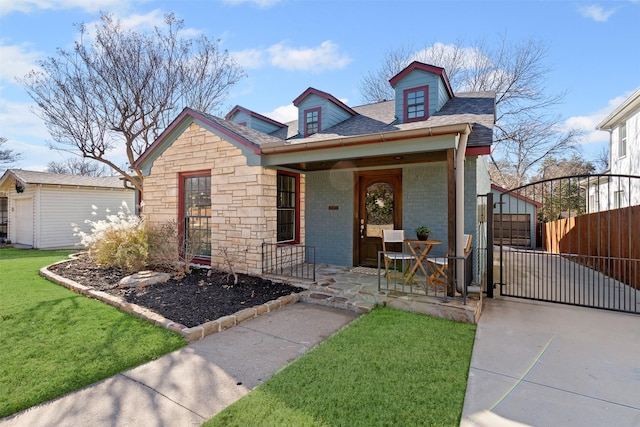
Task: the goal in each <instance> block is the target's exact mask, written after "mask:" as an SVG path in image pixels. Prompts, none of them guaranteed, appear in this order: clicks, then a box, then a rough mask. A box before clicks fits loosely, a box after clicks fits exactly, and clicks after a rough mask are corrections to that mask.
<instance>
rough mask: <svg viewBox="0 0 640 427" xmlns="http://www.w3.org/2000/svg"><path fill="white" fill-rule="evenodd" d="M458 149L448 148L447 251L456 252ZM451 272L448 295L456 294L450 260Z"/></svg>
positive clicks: (448, 281)
mask: <svg viewBox="0 0 640 427" xmlns="http://www.w3.org/2000/svg"><path fill="white" fill-rule="evenodd" d="M455 166H456V151H455V149H453V148H449V149H448V150H447V242H448V243H447V244H448V247H447V253H448V254H449V255H453V254H455V253H456V167H455ZM449 265H450V268H449V274H447V295H448V296H450V297H454V296H455V295H456V290H455V286H454V283H453V274H451V271H452V270H451V267H453V262H452V261H451V260H449Z"/></svg>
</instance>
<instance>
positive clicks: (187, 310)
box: [49, 254, 304, 327]
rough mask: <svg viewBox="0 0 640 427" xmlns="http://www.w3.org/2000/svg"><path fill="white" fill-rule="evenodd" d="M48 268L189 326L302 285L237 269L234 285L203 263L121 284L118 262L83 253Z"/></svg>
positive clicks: (125, 274)
mask: <svg viewBox="0 0 640 427" xmlns="http://www.w3.org/2000/svg"><path fill="white" fill-rule="evenodd" d="M49 270H50V271H51V272H53V273H55V274H57V275H59V276H62V277H65V278H67V279H71V280H73V281H75V282H77V283H79V284H81V285H84V286H90V287H91V288H93V289H95V290H99V291H103V292H106V293H108V294H111V295H115V296H118V297H120V298H122V299H124V300H125V301H127V302H130V303H134V304H137V305H140V306H143V307H146V308H148V309H150V310H152V311H154V312H156V313H158V314H161V315H162V316H164V317H166V318H167V319H170V320H172V321H174V322H177V323H181V324H183V325H185V326H187V327H193V326H198V325H201V324H203V323H206V322H209V321H211V320H216V319H218V318H220V317H223V316H227V315H230V314H233V313H235V312H237V311H239V310H242V309H243V308H247V307H253V306H256V305H260V304H264V303H266V302H268V301H271V300H274V299H277V298H278V297H281V296H284V295H290V294H292V293H298V292H301V291H303V290H304V289H303V288H299V287H296V286H291V285H288V284H286V283H278V282H273V281H271V280H266V279H262V278H259V277H255V276H250V275H246V274H238V284H237V285H234V284H233V281H234V279H233V276H229V275H228V274H227V273H225V272H220V271H216V270H209V269H206V268H194V269H192V272H191V274H188V275H186V276H185V277H183V278H182V279H179V280H176V279H170V280H169V281H167V282H165V283H160V284H155V285H149V286H139V287H133V288H124V287H121V286H119V285H118V282H119V281H120V280H121V279H122V278H123V277H126V276H127V275H128V274H127V273H125V272H124V271H122V270H120V269H117V268H106V267H100V266H98V265H96V264H95V263H94V262H93V261H92V260H91V259H90V258H89V257H88V256H86V255H84V254H83V255H80V256H79V257H78V258H76V259H73V260H71V261H68V262H65V263H61V264H56V265H53V266H51V267H49Z"/></svg>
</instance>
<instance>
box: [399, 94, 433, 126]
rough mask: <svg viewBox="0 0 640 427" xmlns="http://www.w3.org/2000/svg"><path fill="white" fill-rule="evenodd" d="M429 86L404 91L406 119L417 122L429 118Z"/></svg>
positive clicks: (406, 120)
mask: <svg viewBox="0 0 640 427" xmlns="http://www.w3.org/2000/svg"><path fill="white" fill-rule="evenodd" d="M428 98H429V86H421V87H417V88H412V89H407V90H405V91H404V121H405V122H415V121H418V120H424V119H426V118H427V115H428V111H429V104H428Z"/></svg>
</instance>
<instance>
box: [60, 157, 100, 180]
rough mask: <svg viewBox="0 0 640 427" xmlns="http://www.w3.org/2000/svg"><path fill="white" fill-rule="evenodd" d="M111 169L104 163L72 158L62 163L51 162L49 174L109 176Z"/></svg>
mask: <svg viewBox="0 0 640 427" xmlns="http://www.w3.org/2000/svg"><path fill="white" fill-rule="evenodd" d="M109 170H110V168H109V167H108V166H107V165H105V164H104V163H98V162H96V161H90V160H87V159H83V158H78V157H71V158H68V159H67V160H64V161H60V162H54V161H52V162H49V163H48V164H47V172H50V173H61V174H66V175H84V176H107V175H108V174H109Z"/></svg>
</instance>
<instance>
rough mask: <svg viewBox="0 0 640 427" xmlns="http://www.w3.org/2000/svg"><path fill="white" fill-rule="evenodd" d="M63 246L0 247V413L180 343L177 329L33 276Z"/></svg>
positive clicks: (61, 254)
mask: <svg viewBox="0 0 640 427" xmlns="http://www.w3.org/2000/svg"><path fill="white" fill-rule="evenodd" d="M69 253H70V251H36V250H19V249H13V248H7V249H0V343H1V344H0V417H4V416H7V415H10V414H12V413H14V412H17V411H19V410H22V409H25V408H28V407H30V406H33V405H35V404H38V403H41V402H44V401H47V400H50V399H52V398H54V397H56V396H60V395H62V394H64V393H67V392H70V391H73V390H77V389H79V388H81V387H84V386H86V385H88V384H91V383H93V382H95V381H98V380H101V379H103V378H107V377H109V376H112V375H114V374H116V373H118V372H122V371H124V370H126V369H129V368H131V367H134V366H137V365H140V364H142V363H144V362H147V361H150V360H153V359H155V358H157V357H159V356H162V355H163V354H166V353H169V352H171V351H173V350H175V349H178V348H180V347H182V346H184V345H185V344H186V343H185V341H184V339H183V338H182V336H180V335H179V334H176V333H173V332H171V331H168V330H166V329H163V328H160V327H158V326H154V325H152V324H150V323H148V322H146V321H144V320H142V319H138V318H137V317H134V316H132V315H129V314H126V313H123V312H121V311H119V310H117V309H115V308H113V307H111V306H108V305H105V304H103V303H101V302H98V301H95V300H92V299H89V298H87V297H85V296H82V295H79V294H75V293H73V292H71V291H69V290H67V289H65V288H63V287H61V286H59V285H56V284H54V283H51V282H49V281H48V280H46V279H44V278H42V277H40V276H39V274H38V270H39V269H40V268H41V267H43V266H45V265H49V264H51V263H53V262H55V261H59V260H61V259H64V258H65V257H66V256H67V255H68V254H69Z"/></svg>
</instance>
